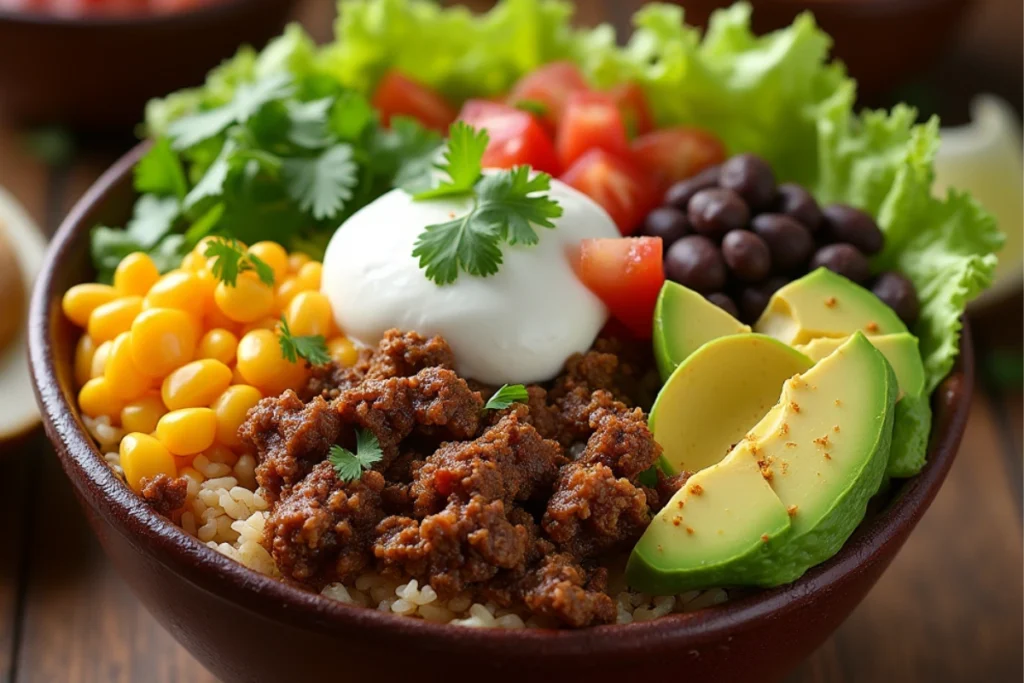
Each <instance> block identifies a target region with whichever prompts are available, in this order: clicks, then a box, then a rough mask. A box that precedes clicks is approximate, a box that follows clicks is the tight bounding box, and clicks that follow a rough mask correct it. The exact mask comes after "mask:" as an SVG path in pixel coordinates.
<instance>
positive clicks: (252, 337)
mask: <svg viewBox="0 0 1024 683" xmlns="http://www.w3.org/2000/svg"><path fill="white" fill-rule="evenodd" d="M238 371H239V373H241V375H242V377H243V378H245V381H246V382H247V383H248V384H251V385H253V386H255V387H256V388H258V389H259V390H260V391H262V392H263V393H264V394H266V395H268V396H270V395H276V394H280V393H281V392H282V391H284V390H285V389H294V388H297V387H298V386H299V385H300V384H301V383H302V381H303V380H304V379H305V376H306V371H305V368H304V367H303V366H302V364H301V361H300V362H299V363H290V362H289V361H287V360H286V359H285V358H284V357H283V356H282V355H281V346H280V344H279V343H278V340H277V335H276V334H274V333H273V332H271V331H270V330H253V331H252V332H250V333H248V334H247V335H245V336H244V337H242V340H241V341H240V342H238Z"/></svg>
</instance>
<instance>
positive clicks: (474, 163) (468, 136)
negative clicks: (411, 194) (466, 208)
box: [415, 121, 488, 199]
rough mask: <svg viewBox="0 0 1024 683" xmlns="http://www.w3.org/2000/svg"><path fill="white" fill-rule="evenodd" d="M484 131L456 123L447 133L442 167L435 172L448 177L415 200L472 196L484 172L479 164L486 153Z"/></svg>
mask: <svg viewBox="0 0 1024 683" xmlns="http://www.w3.org/2000/svg"><path fill="white" fill-rule="evenodd" d="M487 141H488V136H487V131H486V130H480V131H477V130H475V129H474V128H473V127H472V126H470V125H468V124H466V123H465V122H463V121H456V122H455V123H453V124H452V126H451V128H450V129H449V131H448V145H447V149H446V150H445V153H444V163H442V164H437V168H438V169H439V170H441V171H443V172H444V173H446V174H447V175H448V178H449V179H448V180H442V181H441V182H440V184H438V185H437V187H434V188H431V189H429V190H424V191H422V192H418V193H416V195H415V198H416V199H437V198H438V197H453V196H462V195H468V194H471V193H472V192H473V188H474V187H475V186H476V183H477V181H478V180H480V176H481V174H482V172H483V165H482V163H481V162H482V160H483V156H484V151H485V150H486V149H487Z"/></svg>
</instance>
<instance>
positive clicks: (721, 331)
mask: <svg viewBox="0 0 1024 683" xmlns="http://www.w3.org/2000/svg"><path fill="white" fill-rule="evenodd" d="M742 332H750V327H748V326H747V325H744V324H743V323H741V322H740V321H739V320H736V318H734V317H732V316H731V315H729V314H728V313H726V312H725V311H723V310H722V309H721V308H719V307H718V306H716V305H714V304H713V303H711V302H710V301H708V300H707V299H705V298H704V297H703V296H702V295H701V294H698V293H697V292H695V291H693V290H692V289H689V288H687V287H683V286H682V285H681V284H678V283H676V282H672V281H668V282H666V283H665V284H664V285H663V286H662V288H661V292H660V293H659V294H658V302H657V304H656V305H655V307H654V358H655V360H656V361H657V363H658V372H660V373H661V380H662V381H663V382H665V381H668V378H669V376H670V375H671V374H672V371H673V370H675V369H676V367H677V366H678V365H679V364H680V363H682V362H683V361H684V360H686V358H687V357H688V356H689V355H690V354H691V353H693V352H694V351H696V350H697V349H698V348H700V347H701V346H702V345H703V344H704V343H705V342H709V341H711V340H712V339H716V338H718V337H724V336H726V335H730V334H740V333H742Z"/></svg>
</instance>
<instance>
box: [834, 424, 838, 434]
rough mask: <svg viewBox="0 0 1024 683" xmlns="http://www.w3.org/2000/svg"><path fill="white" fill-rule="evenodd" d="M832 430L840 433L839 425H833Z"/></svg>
mask: <svg viewBox="0 0 1024 683" xmlns="http://www.w3.org/2000/svg"><path fill="white" fill-rule="evenodd" d="M832 431H833V432H836V433H837V434H838V433H839V425H833V426H832Z"/></svg>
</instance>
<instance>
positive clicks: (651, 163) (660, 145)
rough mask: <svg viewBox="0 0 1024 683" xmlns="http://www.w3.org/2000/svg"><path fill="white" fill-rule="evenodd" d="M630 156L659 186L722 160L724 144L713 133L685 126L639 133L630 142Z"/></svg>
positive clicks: (694, 173)
mask: <svg viewBox="0 0 1024 683" xmlns="http://www.w3.org/2000/svg"><path fill="white" fill-rule="evenodd" d="M631 148H632V150H633V155H634V158H635V159H636V160H637V163H639V164H640V165H642V166H643V168H645V169H646V170H647V172H648V173H650V174H651V176H652V177H654V178H656V179H657V180H658V182H659V183H661V186H662V187H663V188H664V187H668V186H669V185H671V184H672V183H674V182H676V181H678V180H685V179H686V178H690V177H692V176H695V175H697V174H698V173H700V172H701V171H703V170H704V169H705V168H707V167H709V166H714V165H715V164H720V163H722V162H723V161H725V145H723V144H722V141H721V140H719V139H718V138H717V137H715V136H714V135H712V134H711V133H709V132H707V131H706V130H701V129H700V128H690V127H688V126H676V127H674V128H664V129H662V130H656V131H654V132H652V133H647V134H646V135H641V136H640V137H638V138H637V139H636V140H633V144H632V145H631Z"/></svg>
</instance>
